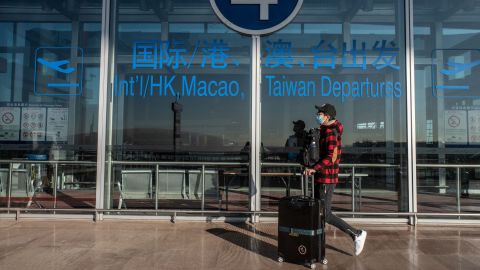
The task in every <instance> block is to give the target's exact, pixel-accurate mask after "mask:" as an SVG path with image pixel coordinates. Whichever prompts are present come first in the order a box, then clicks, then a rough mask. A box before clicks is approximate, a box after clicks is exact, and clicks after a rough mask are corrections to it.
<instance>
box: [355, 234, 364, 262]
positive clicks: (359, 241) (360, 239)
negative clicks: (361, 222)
mask: <svg viewBox="0 0 480 270" xmlns="http://www.w3.org/2000/svg"><path fill="white" fill-rule="evenodd" d="M365 239H367V232H366V231H364V230H362V232H361V233H360V234H359V235H358V236H355V240H354V242H355V243H354V244H355V256H358V255H360V253H362V250H363V245H364V244H365Z"/></svg>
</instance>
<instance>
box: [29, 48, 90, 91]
mask: <svg viewBox="0 0 480 270" xmlns="http://www.w3.org/2000/svg"><path fill="white" fill-rule="evenodd" d="M72 55H73V56H72ZM72 58H74V59H72ZM82 78H83V50H82V49H81V48H71V47H40V48H37V49H36V50H35V73H34V86H33V92H34V94H35V95H37V96H79V95H81V94H82V89H83V85H82Z"/></svg>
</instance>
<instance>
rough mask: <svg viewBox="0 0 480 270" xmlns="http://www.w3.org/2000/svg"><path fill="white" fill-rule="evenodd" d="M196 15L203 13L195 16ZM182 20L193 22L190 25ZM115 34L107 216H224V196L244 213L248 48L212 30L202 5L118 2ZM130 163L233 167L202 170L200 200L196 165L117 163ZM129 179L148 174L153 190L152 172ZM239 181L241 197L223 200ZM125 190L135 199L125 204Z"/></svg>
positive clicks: (217, 27)
mask: <svg viewBox="0 0 480 270" xmlns="http://www.w3.org/2000/svg"><path fill="white" fill-rule="evenodd" d="M179 7H181V8H179ZM199 8H204V9H205V10H208V13H207V14H203V15H201V16H196V15H194V14H197V13H196V12H197V10H198V9H199ZM179 10H182V11H181V12H182V13H180V11H179ZM185 12H187V14H191V15H192V16H191V17H188V19H187V20H185V18H187V17H185ZM189 12H190V13H189ZM177 17H178V18H182V19H181V20H179V19H177ZM115 33H116V34H115V56H114V74H113V76H112V78H111V82H112V86H113V89H112V92H111V93H110V94H111V95H112V100H113V105H112V108H111V112H112V113H111V114H110V115H109V121H110V124H111V126H112V130H111V132H112V134H111V141H108V142H107V144H108V145H111V146H112V147H111V148H108V149H107V150H108V151H111V152H110V154H111V163H110V164H111V167H110V168H109V171H110V172H111V177H110V180H109V182H110V184H109V185H108V187H107V197H108V199H107V201H108V204H109V207H112V208H118V207H120V208H125V207H127V208H144V209H145V208H147V209H164V208H187V209H192V208H193V209H199V208H202V207H203V208H204V209H206V208H211V207H214V208H215V209H219V208H221V209H225V208H226V206H225V205H223V206H222V205H221V204H219V202H220V201H221V198H222V196H223V197H226V196H227V192H228V194H229V195H228V196H233V197H230V198H229V200H231V203H232V205H235V204H238V203H239V204H240V205H242V206H241V207H245V208H244V210H246V209H248V208H246V207H247V206H248V199H249V196H248V181H246V183H245V182H244V181H243V178H244V177H245V172H244V168H243V167H242V166H241V165H240V162H248V161H249V152H250V150H249V149H246V147H245V145H246V144H247V143H248V142H250V141H251V140H250V136H251V134H250V126H251V124H250V110H251V109H250V108H251V107H250V93H251V91H250V88H251V80H250V69H251V64H250V62H251V56H250V54H251V39H250V38H249V37H244V36H241V35H239V34H237V33H236V32H233V31H231V30H229V29H228V28H226V27H225V26H224V25H223V24H221V23H219V22H218V21H217V18H216V17H215V15H214V14H213V11H211V8H210V5H209V3H208V2H205V3H193V2H192V3H180V2H172V3H171V5H170V6H159V7H154V6H151V5H146V6H145V5H143V4H142V2H140V3H138V4H134V3H132V2H129V1H120V2H119V5H118V16H117V17H116V21H115ZM109 138H110V137H109ZM131 161H153V162H162V161H177V162H225V161H231V162H237V163H239V165H238V166H236V167H235V168H224V167H216V166H217V165H209V167H206V168H205V183H204V184H205V191H203V188H200V184H202V183H201V182H199V178H198V177H199V175H200V174H201V167H198V165H196V166H193V167H191V166H189V165H188V164H187V165H185V164H179V166H177V167H168V168H167V167H164V166H163V165H159V168H158V169H157V167H156V166H138V167H135V166H133V165H127V164H119V163H121V162H131ZM132 166H133V168H131V167H132ZM239 167H240V168H239ZM129 170H134V171H135V170H139V171H152V177H151V190H152V191H151V192H148V190H149V189H150V180H147V179H150V176H147V175H149V174H150V173H144V174H142V177H140V178H138V179H139V180H132V178H131V177H130V178H129V177H128V175H132V173H135V172H129ZM232 178H235V179H236V180H235V182H233V180H231V179H232ZM140 179H143V180H140ZM238 179H242V181H241V184H242V187H241V191H240V190H233V191H231V192H230V191H227V190H228V189H229V187H228V185H229V184H232V185H235V186H232V188H236V187H238V186H236V185H237V180H238ZM142 181H143V183H144V184H142ZM230 181H232V182H230ZM132 182H133V184H132ZM129 183H130V184H129ZM145 183H147V184H145ZM226 183H227V184H226ZM245 184H246V186H245ZM129 185H130V187H131V188H133V189H135V188H138V189H139V190H142V191H141V192H140V195H138V196H137V197H136V196H133V197H132V195H131V194H130V196H129V193H131V189H130V191H129V188H128V186H129ZM132 185H133V186H132ZM245 190H247V193H244V192H245ZM148 194H150V195H148ZM202 194H203V195H202ZM239 194H240V195H239ZM147 195H148V196H147ZM210 200H213V201H215V203H213V204H212V203H210ZM129 204H130V206H129ZM243 205H245V206H243ZM237 209H238V208H237Z"/></svg>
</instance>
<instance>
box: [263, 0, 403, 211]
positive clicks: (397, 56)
mask: <svg viewBox="0 0 480 270" xmlns="http://www.w3.org/2000/svg"><path fill="white" fill-rule="evenodd" d="M404 16H405V13H404V1H394V0H375V1H360V0H358V1H313V0H312V1H309V0H306V1H304V4H303V7H302V9H301V10H300V12H299V14H298V15H297V17H296V18H295V20H294V21H293V22H292V23H291V24H290V25H288V26H287V27H285V28H284V29H282V30H281V31H279V32H277V33H275V34H273V35H270V36H266V37H263V38H262V144H263V149H262V151H263V162H264V163H265V164H264V165H263V167H262V168H263V169H262V175H263V177H262V209H263V210H270V209H271V210H275V209H276V206H277V203H278V198H279V197H281V196H284V195H285V194H286V188H285V187H286V186H289V187H290V188H289V189H290V192H291V193H295V192H296V193H299V192H301V191H300V188H301V181H300V179H301V177H300V176H299V172H300V171H299V167H295V166H294V165H293V164H294V163H297V162H298V161H299V150H300V149H301V148H302V142H303V141H304V132H306V131H308V130H309V129H311V128H314V127H316V126H317V125H316V124H315V115H316V112H317V111H316V109H315V107H314V105H322V104H324V103H331V104H333V105H334V106H335V107H336V110H337V117H336V118H337V119H338V121H339V122H341V123H342V124H343V127H344V132H343V134H342V141H343V146H342V150H343V154H342V159H341V174H340V183H339V184H338V186H337V189H336V196H335V197H334V207H336V209H337V210H346V211H352V210H354V211H362V212H369V211H374V212H397V211H406V210H408V201H407V200H408V179H407V175H406V174H404V173H403V172H406V170H407V164H406V161H407V151H406V149H407V141H406V130H407V122H406V84H405V29H404V23H405V21H404ZM273 163H285V166H284V167H283V168H279V167H277V166H278V164H277V166H275V167H272V166H273V165H274V164H273ZM365 163H366V164H372V165H367V166H358V165H355V164H365ZM288 164H292V165H288ZM269 165H270V166H269ZM352 181H353V183H352ZM287 190H288V188H287Z"/></svg>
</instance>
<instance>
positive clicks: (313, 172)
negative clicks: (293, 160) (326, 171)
mask: <svg viewBox="0 0 480 270" xmlns="http://www.w3.org/2000/svg"><path fill="white" fill-rule="evenodd" d="M303 174H305V175H313V174H315V170H314V169H310V168H305V170H304V171H303Z"/></svg>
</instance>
